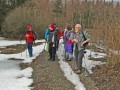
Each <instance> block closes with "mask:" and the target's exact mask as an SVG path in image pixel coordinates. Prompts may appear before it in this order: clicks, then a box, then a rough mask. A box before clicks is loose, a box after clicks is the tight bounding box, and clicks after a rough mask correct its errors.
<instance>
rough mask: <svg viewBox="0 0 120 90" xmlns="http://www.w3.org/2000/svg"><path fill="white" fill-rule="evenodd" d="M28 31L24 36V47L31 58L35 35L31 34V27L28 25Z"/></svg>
mask: <svg viewBox="0 0 120 90" xmlns="http://www.w3.org/2000/svg"><path fill="white" fill-rule="evenodd" d="M27 29H28V31H27V32H26V34H25V38H26V45H27V48H28V52H29V56H30V57H32V56H33V49H32V46H33V42H34V39H35V34H34V33H33V30H32V27H31V26H30V25H29V26H27Z"/></svg>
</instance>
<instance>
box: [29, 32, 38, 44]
mask: <svg viewBox="0 0 120 90" xmlns="http://www.w3.org/2000/svg"><path fill="white" fill-rule="evenodd" d="M28 33H29V31H28ZM32 34H33V35H34V36H35V37H34V39H33V41H34V42H35V40H36V39H37V34H36V32H35V31H32Z"/></svg>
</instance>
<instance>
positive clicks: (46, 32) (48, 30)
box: [45, 28, 50, 39]
mask: <svg viewBox="0 0 120 90" xmlns="http://www.w3.org/2000/svg"><path fill="white" fill-rule="evenodd" d="M49 33H50V29H49V28H47V29H46V30H45V39H48V38H49Z"/></svg>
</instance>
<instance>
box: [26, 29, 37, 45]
mask: <svg viewBox="0 0 120 90" xmlns="http://www.w3.org/2000/svg"><path fill="white" fill-rule="evenodd" d="M27 35H29V36H28V37H27ZM25 38H26V42H27V43H32V42H33V41H34V38H35V35H34V34H33V31H28V32H27V33H26V34H25Z"/></svg>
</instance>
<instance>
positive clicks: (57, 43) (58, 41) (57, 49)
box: [57, 40, 59, 50]
mask: <svg viewBox="0 0 120 90" xmlns="http://www.w3.org/2000/svg"><path fill="white" fill-rule="evenodd" d="M58 48H59V40H57V50H58Z"/></svg>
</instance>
